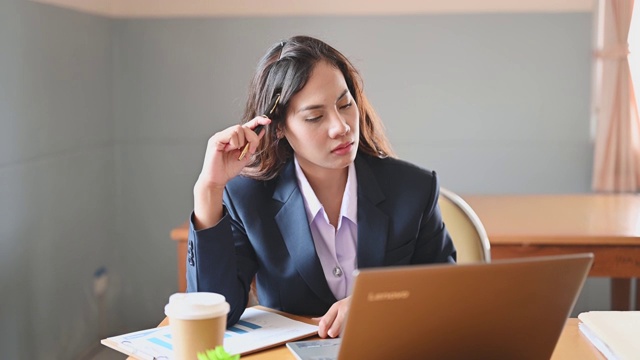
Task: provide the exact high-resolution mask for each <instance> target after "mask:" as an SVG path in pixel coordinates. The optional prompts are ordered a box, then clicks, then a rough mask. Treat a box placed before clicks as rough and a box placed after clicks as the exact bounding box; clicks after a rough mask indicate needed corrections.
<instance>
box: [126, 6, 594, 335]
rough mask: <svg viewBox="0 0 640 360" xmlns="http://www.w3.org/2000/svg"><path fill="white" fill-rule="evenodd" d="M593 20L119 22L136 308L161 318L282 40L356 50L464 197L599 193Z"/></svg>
mask: <svg viewBox="0 0 640 360" xmlns="http://www.w3.org/2000/svg"><path fill="white" fill-rule="evenodd" d="M591 19H592V16H591V14H587V13H578V14H484V15H444V16H442V15H441V16H405V17H338V18H335V17H334V18H329V17H309V18H247V19H210V20H205V19H201V20H126V21H119V22H118V24H117V26H115V43H116V46H115V47H116V49H117V56H116V57H115V69H116V70H115V74H116V75H115V99H116V100H115V123H116V162H117V167H116V168H117V169H118V172H119V173H118V176H117V178H118V181H119V184H118V192H119V193H118V194H119V199H121V201H120V202H119V204H118V208H117V211H116V218H117V223H118V236H117V237H118V239H119V241H121V242H122V244H121V246H119V248H121V249H127V251H126V252H127V254H123V256H125V258H126V260H125V261H124V263H123V265H124V267H123V268H122V270H123V271H125V273H127V274H129V275H128V282H127V283H126V284H123V286H124V287H125V289H126V290H124V292H123V294H124V295H125V296H124V298H123V299H124V300H123V301H124V303H125V306H124V308H123V314H124V315H125V318H126V319H130V320H131V323H130V324H131V325H134V324H136V323H144V322H145V321H153V320H154V319H157V318H158V317H159V316H161V314H162V306H163V305H164V303H165V301H166V298H167V296H168V295H169V294H170V292H171V291H173V290H174V284H173V282H174V281H175V280H174V279H175V268H174V266H173V264H174V263H175V261H176V259H175V249H174V247H173V245H174V244H173V243H172V242H171V241H169V240H168V233H169V231H170V230H171V228H172V227H174V226H177V225H179V224H180V223H181V222H182V221H184V220H185V219H186V218H187V216H188V214H189V212H190V209H191V207H192V194H191V189H192V186H193V183H194V181H195V180H196V178H197V175H198V173H199V170H200V166H201V162H202V158H203V154H204V148H205V145H206V141H207V139H208V137H209V136H211V135H212V134H213V133H215V132H216V131H217V130H221V129H222V128H224V127H226V126H227V125H230V124H233V123H236V122H237V121H238V119H239V116H240V114H241V111H242V108H243V104H244V101H245V96H246V95H245V94H246V89H247V85H248V82H249V79H250V77H251V75H252V71H253V69H254V68H255V64H256V62H257V60H258V59H259V57H260V56H262V54H263V52H264V51H265V50H266V48H267V47H268V46H269V45H271V44H272V43H273V42H275V41H277V40H278V39H281V38H285V37H288V36H290V35H295V34H299V33H301V34H310V35H314V36H318V37H321V38H323V39H325V40H327V41H328V42H329V43H330V44H332V45H334V46H335V47H336V48H338V49H340V50H342V51H343V52H344V53H345V54H346V55H347V56H349V57H350V58H351V59H352V60H353V62H354V63H355V65H356V67H358V68H359V69H360V70H361V72H362V75H363V78H364V81H365V89H366V91H367V93H368V95H369V97H370V100H371V101H372V102H373V105H374V106H375V107H376V109H377V110H378V112H379V114H380V115H381V117H382V119H383V120H384V121H385V123H386V126H387V128H388V132H389V135H390V137H391V140H392V143H393V145H394V146H395V148H396V150H397V152H398V154H399V156H400V157H402V158H405V159H408V160H411V161H414V162H416V163H418V164H421V165H423V166H425V167H430V168H433V169H435V170H437V171H438V172H439V173H440V175H441V178H442V183H443V185H444V186H447V187H449V188H451V189H453V190H455V191H458V192H460V193H563V192H586V191H588V190H589V178H590V171H591V158H592V155H591V152H592V150H591V145H590V142H589V112H588V110H589V95H590V91H589V89H590V84H589V79H590V75H589V74H590V66H591V65H590V44H591ZM147 259H152V260H147ZM138 261H141V263H138ZM141 301H143V302H141ZM143 304H144V306H143ZM149 324H150V323H149Z"/></svg>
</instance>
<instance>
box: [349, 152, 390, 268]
mask: <svg viewBox="0 0 640 360" xmlns="http://www.w3.org/2000/svg"><path fill="white" fill-rule="evenodd" d="M355 165H356V172H357V174H358V268H368V267H378V266H382V265H384V255H385V249H386V245H387V234H388V227H389V217H388V216H387V215H386V214H385V213H383V212H382V211H381V210H380V209H379V208H378V206H377V205H378V204H379V203H381V202H382V201H384V199H385V196H384V194H383V193H382V190H380V186H379V185H378V182H377V180H376V178H375V176H374V174H373V172H372V171H371V168H370V167H369V164H368V163H367V161H366V159H363V158H362V156H361V155H359V156H358V157H356V161H355Z"/></svg>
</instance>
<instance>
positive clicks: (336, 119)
mask: <svg viewBox="0 0 640 360" xmlns="http://www.w3.org/2000/svg"><path fill="white" fill-rule="evenodd" d="M350 130H351V127H350V126H349V124H347V122H346V121H345V119H344V118H343V117H342V116H340V114H339V113H334V114H333V116H332V117H331V122H330V127H329V136H330V137H331V138H332V139H336V138H339V137H341V136H344V135H346V134H347V133H348V132H349V131H350Z"/></svg>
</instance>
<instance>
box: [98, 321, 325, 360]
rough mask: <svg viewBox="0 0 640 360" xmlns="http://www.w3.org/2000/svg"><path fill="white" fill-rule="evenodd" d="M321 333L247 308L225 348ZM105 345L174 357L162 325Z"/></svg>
mask: <svg viewBox="0 0 640 360" xmlns="http://www.w3.org/2000/svg"><path fill="white" fill-rule="evenodd" d="M317 332H318V327H317V326H315V325H310V324H306V323H303V322H301V321H296V320H292V319H289V318H287V317H285V316H282V315H278V314H276V313H273V312H270V311H265V310H260V309H255V308H247V309H246V310H245V311H244V313H243V314H242V316H241V317H240V321H238V323H237V324H235V325H233V326H231V327H229V328H227V331H226V332H225V335H224V348H225V350H226V351H227V352H228V353H229V354H241V355H245V354H248V353H251V352H255V351H259V350H263V349H267V348H270V347H273V346H278V345H281V344H284V343H286V342H287V341H293V340H298V339H302V338H305V337H308V336H311V335H315V334H317ZM101 342H102V344H103V345H105V346H108V347H110V348H112V349H114V350H117V351H120V352H122V353H125V354H127V355H130V356H133V357H134V358H136V359H140V360H153V359H166V360H171V359H174V357H173V346H172V343H171V329H170V327H169V326H161V327H157V328H153V329H147V330H141V331H136V332H132V333H129V334H124V335H119V336H113V337H109V338H106V339H103V340H102V341H101Z"/></svg>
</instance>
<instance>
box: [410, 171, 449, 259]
mask: <svg viewBox="0 0 640 360" xmlns="http://www.w3.org/2000/svg"><path fill="white" fill-rule="evenodd" d="M432 175H433V179H434V181H432V182H431V184H432V186H431V187H430V188H429V192H428V199H429V200H428V201H427V204H428V205H427V206H426V208H425V209H424V213H423V215H422V219H421V221H420V228H419V231H418V238H417V242H416V249H415V251H414V253H413V257H412V258H411V263H412V264H429V263H455V262H456V249H455V246H454V245H453V241H452V240H451V236H450V235H449V232H448V231H447V228H446V227H445V226H444V222H443V220H442V213H441V212H440V206H439V205H438V198H439V195H440V185H439V184H438V177H437V175H436V173H435V171H432Z"/></svg>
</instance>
